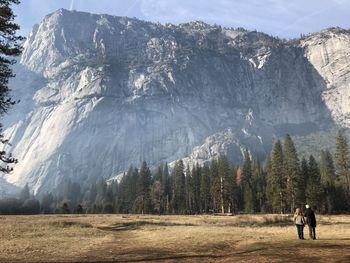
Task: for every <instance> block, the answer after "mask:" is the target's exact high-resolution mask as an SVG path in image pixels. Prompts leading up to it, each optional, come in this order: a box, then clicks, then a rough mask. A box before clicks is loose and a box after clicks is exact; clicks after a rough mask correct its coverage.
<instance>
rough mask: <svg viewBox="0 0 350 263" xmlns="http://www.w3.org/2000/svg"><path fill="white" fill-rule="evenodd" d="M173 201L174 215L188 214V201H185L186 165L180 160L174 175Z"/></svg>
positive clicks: (176, 164)
mask: <svg viewBox="0 0 350 263" xmlns="http://www.w3.org/2000/svg"><path fill="white" fill-rule="evenodd" d="M172 180H173V186H172V192H173V193H172V200H171V205H172V209H173V213H174V214H184V213H185V212H186V200H185V174H184V163H183V161H182V160H179V161H177V162H176V163H175V167H174V170H173V173H172Z"/></svg>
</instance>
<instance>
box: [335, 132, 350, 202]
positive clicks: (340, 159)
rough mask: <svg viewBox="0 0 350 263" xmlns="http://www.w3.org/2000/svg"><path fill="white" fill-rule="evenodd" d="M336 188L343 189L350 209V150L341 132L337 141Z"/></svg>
mask: <svg viewBox="0 0 350 263" xmlns="http://www.w3.org/2000/svg"><path fill="white" fill-rule="evenodd" d="M335 159H336V168H337V169H336V175H337V181H336V186H337V188H338V189H339V190H340V189H341V188H343V191H344V194H343V195H344V196H345V200H344V201H345V202H346V205H347V206H348V207H350V174H349V167H350V164H349V148H348V143H347V141H346V139H345V137H344V135H343V134H342V132H341V131H339V132H338V136H337V139H336V152H335Z"/></svg>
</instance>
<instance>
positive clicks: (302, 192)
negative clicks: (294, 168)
mask: <svg viewBox="0 0 350 263" xmlns="http://www.w3.org/2000/svg"><path fill="white" fill-rule="evenodd" d="M308 180H309V167H308V163H307V160H306V159H305V157H303V159H302V160H301V164H300V176H299V178H298V180H297V189H298V190H297V191H296V206H297V207H303V206H304V205H305V204H306V186H307V182H308Z"/></svg>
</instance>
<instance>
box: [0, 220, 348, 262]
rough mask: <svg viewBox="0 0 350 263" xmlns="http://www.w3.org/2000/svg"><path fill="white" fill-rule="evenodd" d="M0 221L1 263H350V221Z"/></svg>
mask: <svg viewBox="0 0 350 263" xmlns="http://www.w3.org/2000/svg"><path fill="white" fill-rule="evenodd" d="M317 219H318V226H317V240H309V239H308V230H307V228H306V229H305V231H304V233H305V237H306V240H299V239H298V238H297V234H296V228H295V226H294V225H293V222H292V219H291V216H282V215H235V216H214V215H199V216H154V215H38V216H0V262H304V261H310V262H350V216H349V215H332V216H326V215H324V216H317Z"/></svg>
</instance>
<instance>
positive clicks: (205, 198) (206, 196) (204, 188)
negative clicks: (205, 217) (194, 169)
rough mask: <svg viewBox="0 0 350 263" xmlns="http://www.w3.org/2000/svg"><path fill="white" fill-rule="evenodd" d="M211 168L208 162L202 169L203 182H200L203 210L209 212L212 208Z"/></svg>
mask: <svg viewBox="0 0 350 263" xmlns="http://www.w3.org/2000/svg"><path fill="white" fill-rule="evenodd" d="M210 197H211V196H210V169H209V166H208V165H207V164H205V165H204V167H203V169H202V176H201V184H200V201H201V212H205V213H208V212H209V210H210V207H211V206H210V203H211V202H210V201H211V200H210V199H211V198H210Z"/></svg>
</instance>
